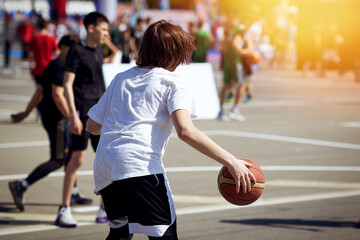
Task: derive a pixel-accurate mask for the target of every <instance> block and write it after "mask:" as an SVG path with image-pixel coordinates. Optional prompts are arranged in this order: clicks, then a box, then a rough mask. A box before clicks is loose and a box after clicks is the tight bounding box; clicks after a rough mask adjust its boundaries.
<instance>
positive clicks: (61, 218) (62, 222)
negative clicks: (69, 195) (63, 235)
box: [55, 207, 77, 228]
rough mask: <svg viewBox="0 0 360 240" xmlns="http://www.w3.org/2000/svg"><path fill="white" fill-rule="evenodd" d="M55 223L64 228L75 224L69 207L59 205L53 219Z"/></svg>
mask: <svg viewBox="0 0 360 240" xmlns="http://www.w3.org/2000/svg"><path fill="white" fill-rule="evenodd" d="M55 225H56V226H59V227H64V228H73V227H76V226H77V222H76V220H75V219H74V218H73V216H72V215H71V210H70V207H60V208H59V211H58V213H57V217H56V220H55Z"/></svg>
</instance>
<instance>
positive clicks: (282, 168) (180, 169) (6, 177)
mask: <svg viewBox="0 0 360 240" xmlns="http://www.w3.org/2000/svg"><path fill="white" fill-rule="evenodd" d="M220 168H221V166H193V167H167V168H166V172H167V173H181V172H214V171H219V170H220ZM261 169H262V170H263V171H314V172H315V171H318V172H323V171H326V172H360V166H276V165H275V166H261ZM92 175H93V171H92V170H83V171H78V172H77V176H92ZM63 176H64V172H62V171H57V172H52V173H50V174H49V175H48V176H47V177H63ZM26 177H27V174H25V173H21V174H11V175H0V181H10V180H17V179H23V178H26Z"/></svg>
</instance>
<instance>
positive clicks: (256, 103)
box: [241, 98, 360, 108]
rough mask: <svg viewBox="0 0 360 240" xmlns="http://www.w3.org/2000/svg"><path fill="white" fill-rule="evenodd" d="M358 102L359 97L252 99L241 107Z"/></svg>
mask: <svg viewBox="0 0 360 240" xmlns="http://www.w3.org/2000/svg"><path fill="white" fill-rule="evenodd" d="M346 103H360V98H348V99H344V98H339V99H337V98H333V99H331V98H325V99H309V100H284V101H257V100H256V101H254V102H253V103H251V104H244V105H242V106H241V108H257V107H282V106H305V105H319V104H346Z"/></svg>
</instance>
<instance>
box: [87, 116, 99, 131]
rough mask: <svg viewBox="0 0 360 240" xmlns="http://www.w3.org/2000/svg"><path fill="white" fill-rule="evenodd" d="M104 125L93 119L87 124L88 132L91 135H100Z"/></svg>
mask: <svg viewBox="0 0 360 240" xmlns="http://www.w3.org/2000/svg"><path fill="white" fill-rule="evenodd" d="M101 127H102V125H101V124H99V123H97V122H95V121H94V120H92V119H91V118H89V120H88V121H87V123H86V131H88V132H89V133H91V134H92V135H100V132H101Z"/></svg>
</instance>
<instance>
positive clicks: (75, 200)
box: [70, 193, 93, 206]
mask: <svg viewBox="0 0 360 240" xmlns="http://www.w3.org/2000/svg"><path fill="white" fill-rule="evenodd" d="M92 202H93V200H92V199H91V198H83V197H81V196H80V194H79V193H77V194H72V195H71V200H70V205H71V206H72V205H89V204H91V203H92Z"/></svg>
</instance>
